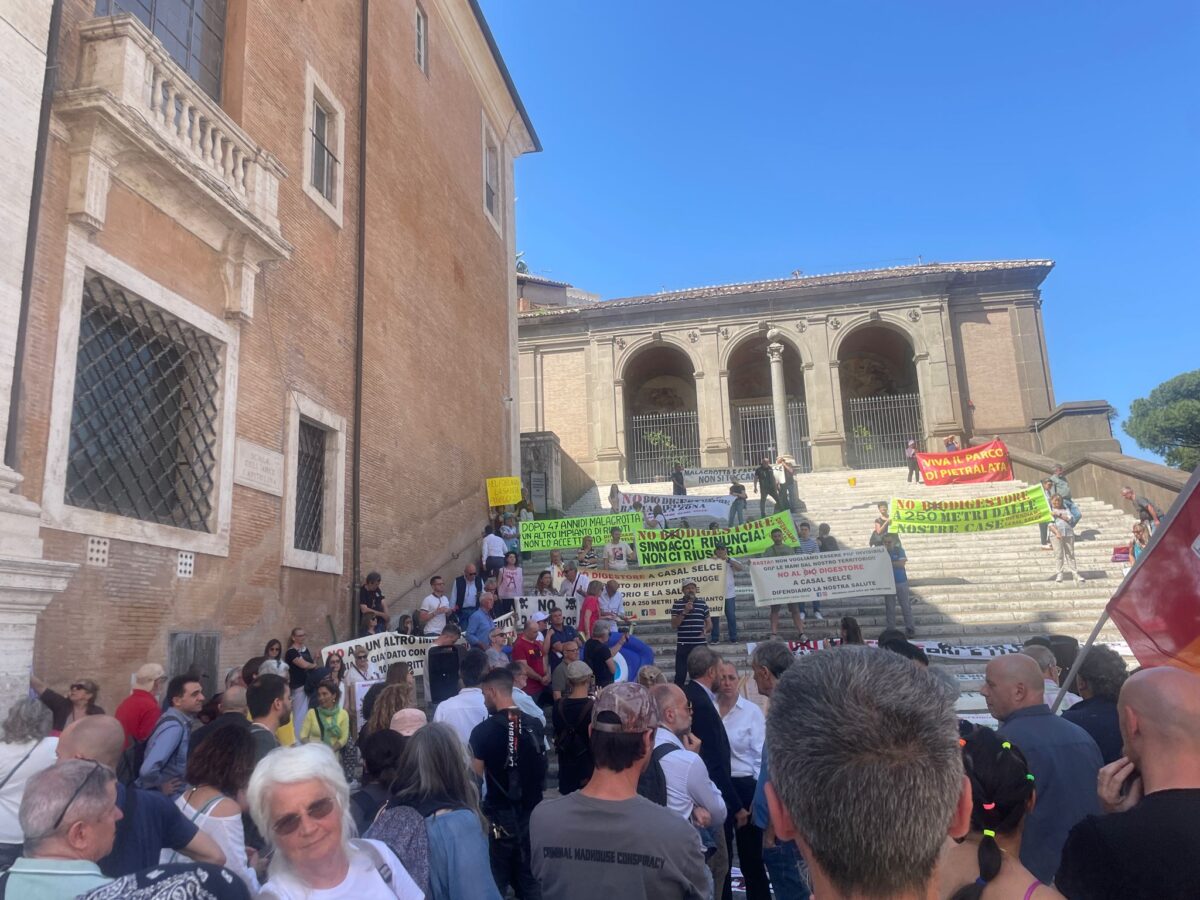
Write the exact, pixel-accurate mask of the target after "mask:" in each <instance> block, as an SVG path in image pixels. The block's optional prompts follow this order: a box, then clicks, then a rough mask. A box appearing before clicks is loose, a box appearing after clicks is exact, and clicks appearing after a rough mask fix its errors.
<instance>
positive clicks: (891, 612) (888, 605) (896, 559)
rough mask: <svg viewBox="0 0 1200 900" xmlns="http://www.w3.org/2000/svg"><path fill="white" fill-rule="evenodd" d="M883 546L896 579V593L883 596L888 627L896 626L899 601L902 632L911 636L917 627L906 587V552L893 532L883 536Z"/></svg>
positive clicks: (910, 597)
mask: <svg viewBox="0 0 1200 900" xmlns="http://www.w3.org/2000/svg"><path fill="white" fill-rule="evenodd" d="M883 548H884V549H885V550H887V554H888V556H889V557H891V560H892V576H893V577H894V578H895V579H896V593H894V594H888V595H887V596H885V597H884V603H883V607H884V608H883V611H884V618H885V619H886V621H887V626H888V628H895V627H896V601H897V600H899V601H900V612H901V613H902V614H903V616H904V633H905V635H907V636H908V637H913V636H914V635H915V634H916V633H917V629H916V627H915V626H914V624H913V611H912V595H911V594H910V593H909V589H908V554H907V553H905V552H904V548H903V547H901V546H900V542H899V541H897V540H896V536H895V535H893V534H886V535H884V537H883Z"/></svg>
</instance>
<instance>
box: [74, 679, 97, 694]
mask: <svg viewBox="0 0 1200 900" xmlns="http://www.w3.org/2000/svg"><path fill="white" fill-rule="evenodd" d="M71 690H73V691H87V692H88V693H89V694H90V693H91V692H92V689H91V688H90V687H88V686H87V685H86V684H82V683H81V682H78V681H77V682H75V684H73V685H71Z"/></svg>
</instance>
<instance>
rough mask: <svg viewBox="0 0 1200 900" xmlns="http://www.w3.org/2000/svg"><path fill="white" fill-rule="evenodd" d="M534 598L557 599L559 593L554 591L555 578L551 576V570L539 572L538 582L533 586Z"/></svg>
mask: <svg viewBox="0 0 1200 900" xmlns="http://www.w3.org/2000/svg"><path fill="white" fill-rule="evenodd" d="M531 596H533V597H557V596H558V591H556V590H555V589H554V576H553V575H551V574H550V570H549V569H542V571H540V572H538V576H537V581H535V582H534V584H533V593H532V594H531Z"/></svg>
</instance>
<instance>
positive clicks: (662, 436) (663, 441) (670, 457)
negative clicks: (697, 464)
mask: <svg viewBox="0 0 1200 900" xmlns="http://www.w3.org/2000/svg"><path fill="white" fill-rule="evenodd" d="M642 440H644V441H645V442H646V443H647V444H649V445H650V446H651V447H654V448H655V449H656V450H662V451H664V453H665V455H664V460H665V461H666V462H669V463H670V464H671V465H672V466H674V465H677V464H678V465H681V466H682V465H686V464H687V463H688V462H689V460H688V457H687V454H685V453H682V452H677V453H672V452H671V451H672V450H678V449H679V448H678V447H676V446H675V442H674V441H673V440H671V435H669V434H667V432H665V431H647V432H646V433H645V434H643V435H642Z"/></svg>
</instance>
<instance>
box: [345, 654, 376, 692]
mask: <svg viewBox="0 0 1200 900" xmlns="http://www.w3.org/2000/svg"><path fill="white" fill-rule="evenodd" d="M382 677H383V675H381V674H380V672H379V669H378V668H377V667H376V666H375V664H374V663H373V662H371V661H370V660H367V671H366V673H365V674H364V673H363V672H361V671H359V668H358V665H357V664H356V662H355V661H354V660H351V661H350V663H349V665H347V666H346V684H358V683H359V682H360V681H378V680H379V679H380V678H382ZM346 693H349V691H347V692H346Z"/></svg>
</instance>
